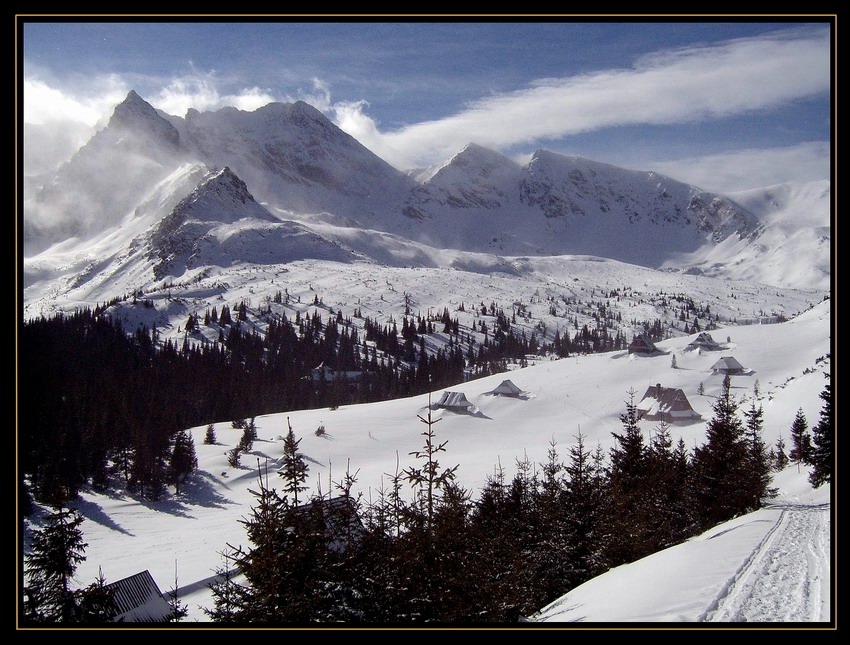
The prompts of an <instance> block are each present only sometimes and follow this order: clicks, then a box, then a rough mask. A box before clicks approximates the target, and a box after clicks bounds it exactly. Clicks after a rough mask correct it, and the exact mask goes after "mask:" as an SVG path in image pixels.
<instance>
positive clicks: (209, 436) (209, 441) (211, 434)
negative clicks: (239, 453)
mask: <svg viewBox="0 0 850 645" xmlns="http://www.w3.org/2000/svg"><path fill="white" fill-rule="evenodd" d="M217 442H218V439H217V438H216V436H215V426H214V425H213V424H212V423H211V424H209V425H208V426H207V433H206V434H205V435H204V444H206V445H209V446H214V445H215V444H216V443H217Z"/></svg>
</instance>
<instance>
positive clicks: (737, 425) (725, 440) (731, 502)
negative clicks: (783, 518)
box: [694, 374, 751, 529]
mask: <svg viewBox="0 0 850 645" xmlns="http://www.w3.org/2000/svg"><path fill="white" fill-rule="evenodd" d="M731 389H732V380H731V379H730V377H729V375H728V374H727V375H726V377H725V378H724V379H723V386H722V388H721V392H720V395H719V396H718V397H717V399H716V400H715V402H714V406H713V409H714V416H713V417H712V419H711V420H710V421H709V422H708V425H707V428H706V440H707V441H706V443H705V444H704V445H703V446H700V447H699V448H697V450H696V451H695V453H694V475H695V479H694V481H695V485H696V487H697V490H696V491H695V493H696V496H697V507H698V508H699V510H700V513H701V519H700V523H701V527H702V528H704V529H707V528H711V527H712V526H715V525H717V524H719V523H720V522H725V521H726V520H729V519H732V518H733V517H735V516H736V515H738V514H740V513H742V512H744V510H745V509H746V508H748V506H749V503H750V499H751V496H750V491H749V490H748V486H747V478H748V473H747V464H748V459H747V445H746V442H745V438H744V427H743V425H742V423H741V420H740V419H739V418H738V416H737V412H738V402H737V401H736V400H735V397H734V396H732V393H731Z"/></svg>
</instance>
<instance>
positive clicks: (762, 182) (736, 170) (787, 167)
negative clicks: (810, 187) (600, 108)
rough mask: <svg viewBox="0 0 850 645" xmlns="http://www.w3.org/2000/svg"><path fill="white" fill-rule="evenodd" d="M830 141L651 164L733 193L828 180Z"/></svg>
mask: <svg viewBox="0 0 850 645" xmlns="http://www.w3.org/2000/svg"><path fill="white" fill-rule="evenodd" d="M829 152H830V150H829V142H828V141H808V142H805V143H801V144H798V145H795V146H787V147H782V148H768V149H761V148H760V149H745V150H732V151H729V152H725V153H721V154H714V155H706V156H702V157H687V158H684V159H675V160H669V161H655V162H650V163H649V165H648V166H647V167H646V168H644V170H655V171H657V172H660V173H662V174H666V175H670V176H672V177H675V178H676V179H679V180H681V181H686V182H688V183H690V184H693V185H695V186H699V187H700V188H703V189H705V190H709V191H714V192H719V193H730V192H736V191H739V190H748V189H750V188H763V187H765V186H772V185H773V184H778V183H782V182H785V181H788V178H789V176H791V177H793V178H794V180H795V181H813V180H816V179H826V178H828V177H829V170H830V168H829Z"/></svg>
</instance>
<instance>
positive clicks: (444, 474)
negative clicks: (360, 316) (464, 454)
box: [404, 397, 459, 532]
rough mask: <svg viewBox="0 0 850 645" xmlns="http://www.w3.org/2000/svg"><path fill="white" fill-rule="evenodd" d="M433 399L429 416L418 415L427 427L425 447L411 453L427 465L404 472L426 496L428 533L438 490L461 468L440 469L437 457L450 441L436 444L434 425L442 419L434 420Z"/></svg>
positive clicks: (432, 519) (408, 480)
mask: <svg viewBox="0 0 850 645" xmlns="http://www.w3.org/2000/svg"><path fill="white" fill-rule="evenodd" d="M430 404H431V398H430V397H428V416H427V418H425V417H423V416H422V415H417V417H418V418H419V420H420V421H421V422H422V423H424V424H425V425H426V426H427V429H426V430H425V431H424V432H422V433H421V434H422V436H423V437H425V445H424V446H423V448H422V450H414V451H413V452H411V453H409V454H410V455H412V456H413V457H416V458H417V459H421V460H423V461H424V462H425V463H424V465H423V466H422V467H421V468H415V467H413V466H410V467H408V468H407V469H405V471H404V478H405V480H406V481H407V482H408V483H409V484H410V485H411V486H413V487H416V488H418V489H419V491H420V494H422V495H423V496H424V504H425V518H426V522H427V527H428V531H429V532H430V530H431V527H432V525H433V521H434V503H435V501H436V498H437V490H438V489H440V488H442V487H444V486H445V485H446V484H447V483H448V482H450V481H452V480H453V479H454V477H455V472H456V471H457V469H458V467H459V466H452V467H451V468H442V469H441V468H440V462H439V460H438V459H437V455H438V454H439V453H441V452H445V451H446V444H447V443H448V440H446V441H443V442H442V443H436V441H435V438H436V434H435V433H434V425H435V424H436V423H437V422H439V421H440V420H441V419H433V418H432V417H431V405H430Z"/></svg>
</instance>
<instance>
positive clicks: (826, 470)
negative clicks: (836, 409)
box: [809, 383, 835, 488]
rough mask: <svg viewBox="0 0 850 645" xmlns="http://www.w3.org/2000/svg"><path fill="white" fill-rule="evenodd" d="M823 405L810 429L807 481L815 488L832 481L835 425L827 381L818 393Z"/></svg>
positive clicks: (830, 391) (830, 393)
mask: <svg viewBox="0 0 850 645" xmlns="http://www.w3.org/2000/svg"><path fill="white" fill-rule="evenodd" d="M820 398H821V400H822V401H823V407H822V408H821V411H820V419H819V420H818V422H817V425H816V426H815V427H814V428H813V429H812V441H813V442H814V447H813V448H812V454H811V463H812V472H811V473H810V474H809V481H810V482H811V484H812V486H814V487H815V488H817V487H819V486H821V485H823V484H828V483H831V482H832V471H833V469H834V466H835V443H834V441H835V427H834V426H833V417H832V389H831V387H830V384H829V383H827V384H826V385H825V386H824V389H823V390H822V391H821V393H820Z"/></svg>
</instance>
